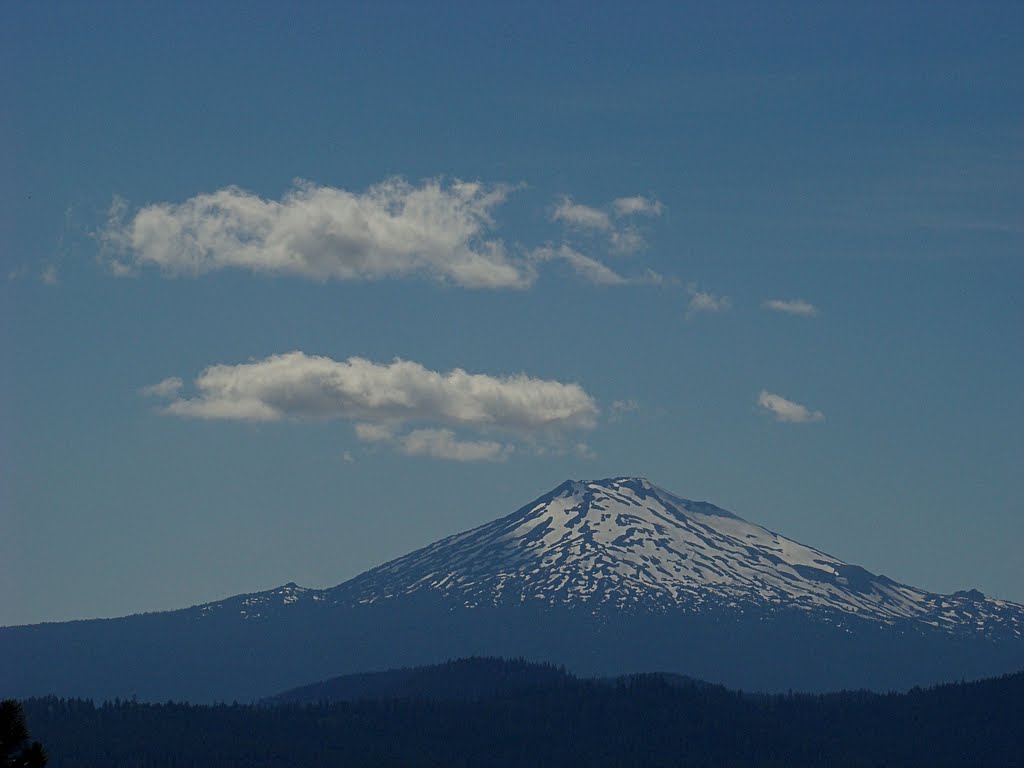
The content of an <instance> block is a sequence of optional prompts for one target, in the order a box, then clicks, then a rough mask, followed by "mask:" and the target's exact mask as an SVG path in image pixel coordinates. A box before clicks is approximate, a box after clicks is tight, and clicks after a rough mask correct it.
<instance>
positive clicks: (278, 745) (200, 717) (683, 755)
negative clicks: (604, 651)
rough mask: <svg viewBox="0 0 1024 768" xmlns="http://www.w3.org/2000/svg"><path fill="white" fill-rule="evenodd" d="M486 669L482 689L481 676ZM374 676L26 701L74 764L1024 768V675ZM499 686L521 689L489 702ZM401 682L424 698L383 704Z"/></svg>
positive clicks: (39, 726)
mask: <svg viewBox="0 0 1024 768" xmlns="http://www.w3.org/2000/svg"><path fill="white" fill-rule="evenodd" d="M503 666H504V669H502V667H503ZM477 674H479V675H480V680H479V681H477V683H479V686H480V687H479V688H478V690H477V691H473V690H472V683H471V684H470V685H469V686H468V687H467V685H466V683H467V675H468V676H469V677H473V676H476V675H477ZM363 677H364V683H365V680H366V679H369V678H373V677H376V684H375V685H365V684H364V685H363V690H362V694H369V697H367V696H364V695H362V694H357V695H356V696H355V700H346V701H336V702H320V703H301V704H300V703H280V704H273V705H270V704H263V705H247V706H240V705H216V706H197V705H187V704H173V703H167V704H142V703H134V702H126V701H117V702H111V703H107V704H104V705H100V706H97V705H95V704H93V703H92V702H88V701H81V700H67V699H55V698H44V699H31V700H28V701H26V702H24V706H25V711H26V713H27V719H28V726H29V728H30V729H31V730H32V733H33V736H34V737H36V738H39V739H40V740H41V741H42V742H43V743H44V744H45V745H46V748H47V750H48V751H49V753H50V755H51V764H52V765H59V766H62V768H85V767H86V766H88V767H89V768H97V767H104V766H110V768H114V767H115V766H117V767H118V768H121V767H122V766H128V767H130V766H139V768H141V767H142V766H146V768H171V767H172V766H193V765H195V766H208V765H209V766H213V765H215V766H218V767H219V768H242V767H243V766H244V767H245V768H300V767H301V768H307V767H308V766H312V765H317V766H320V765H323V766H328V765H339V766H342V765H343V766H348V767H350V768H351V767H353V766H374V767H377V766H404V767H405V768H418V767H420V766H423V767H426V766H446V767H449V766H478V765H487V766H492V767H493V768H505V767H506V766H508V767H511V766H516V767H519V766H524V767H525V766H530V767H531V768H532V767H533V766H537V765H557V766H570V767H571V766H615V767H616V768H621V767H623V766H625V767H627V768H628V767H629V766H687V767H688V768H689V767H690V766H716V767H718V766H742V767H743V768H759V767H761V766H771V767H773V768H775V767H778V768H783V767H784V766H786V767H789V766H801V768H815V767H817V766H821V767H823V768H824V767H825V766H827V767H828V768H837V767H838V768H843V767H844V766H869V765H871V766H874V765H879V766H881V765H884V766H887V768H901V767H903V766H907V767H909V766H929V767H932V766H938V767H942V766H971V768H974V767H975V766H1012V765H1020V764H1021V762H1020V761H1021V756H1022V755H1024V728H1022V727H1021V710H1020V702H1021V701H1024V673H1018V674H1014V675H1008V676H1005V677H1001V678H997V679H991V680H984V681H977V682H973V683H956V684H949V685H944V686H939V687H936V688H932V689H914V690H912V691H909V692H907V693H903V694H874V693H868V692H863V691H861V692H845V693H834V694H828V695H823V696H812V695H773V696H767V695H746V694H742V693H738V692H734V691H730V690H727V689H725V688H722V687H721V686H715V685H707V684H701V683H698V682H696V681H688V680H681V679H678V678H675V677H671V678H666V677H665V676H663V675H660V674H648V675H634V676H628V677H624V678H620V679H616V680H584V679H576V678H574V677H572V676H571V675H565V674H562V673H560V672H559V671H558V670H555V669H553V668H551V667H547V666H536V667H534V666H532V665H529V664H526V663H524V662H522V661H521V660H518V661H510V662H504V661H501V660H498V659H469V660H460V661H454V662H449V663H447V664H442V665H434V666H431V667H430V668H428V669H422V670H414V669H410V670H399V671H396V673H394V674H390V676H389V673H384V674H383V675H380V676H363ZM416 681H418V682H416ZM496 681H497V682H499V683H508V685H504V684H500V685H498V686H497V688H498V689H499V690H498V691H496V692H495V693H493V694H490V695H484V696H480V697H478V696H477V695H476V694H477V693H478V692H479V690H482V689H483V688H486V687H488V686H489V685H493V684H494V683H495V682H496ZM543 681H547V682H543ZM526 683H529V684H526ZM534 683H539V684H537V685H535V684H534ZM388 686H395V687H397V688H403V687H408V689H409V690H411V691H412V693H411V694H408V695H404V696H401V697H398V698H375V697H376V695H377V693H379V692H381V690H382V689H383V688H387V687H388ZM358 687H359V686H358V685H356V684H354V683H353V681H352V680H349V681H348V682H347V683H346V684H345V685H343V686H341V691H340V692H341V694H342V695H344V696H346V697H352V696H353V694H356V689H357V688H358ZM466 694H472V695H469V696H467V695H466Z"/></svg>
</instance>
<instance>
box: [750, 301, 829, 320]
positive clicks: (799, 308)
mask: <svg viewBox="0 0 1024 768" xmlns="http://www.w3.org/2000/svg"><path fill="white" fill-rule="evenodd" d="M761 307H762V308H764V309H768V310H771V311H772V312H785V313H786V314H787V315H801V316H803V317H814V316H815V315H816V314H818V308H817V307H816V306H814V305H813V304H811V303H809V302H806V301H803V300H802V299H788V300H783V299H769V300H768V301H766V302H764V303H763V304H762V305H761Z"/></svg>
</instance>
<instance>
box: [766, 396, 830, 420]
mask: <svg viewBox="0 0 1024 768" xmlns="http://www.w3.org/2000/svg"><path fill="white" fill-rule="evenodd" d="M757 404H758V405H759V406H761V407H762V408H764V409H765V410H766V411H768V412H769V413H771V414H772V415H773V416H774V417H775V420H776V421H785V422H788V423H790V424H807V423H810V422H814V421H824V420H825V414H823V413H822V412H821V411H812V410H810V409H809V408H807V406H805V405H800V403H794V402H793V401H792V400H787V399H786V398H784V397H782V396H781V395H775V394H772V393H771V392H767V391H765V390H761V394H760V395H758V397H757Z"/></svg>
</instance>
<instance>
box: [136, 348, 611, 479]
mask: <svg viewBox="0 0 1024 768" xmlns="http://www.w3.org/2000/svg"><path fill="white" fill-rule="evenodd" d="M182 386H183V383H182V382H181V380H180V379H177V378H171V379H164V380H163V381H161V382H159V383H158V384H154V385H152V386H151V387H146V388H145V389H144V390H143V392H144V393H146V394H151V395H155V396H160V397H164V398H167V399H171V402H170V403H168V404H167V405H166V406H164V408H163V410H164V412H165V413H168V414H172V415H176V416H182V417H187V418H196V419H211V420H218V419H219V420H229V421H284V420H298V421H302V420H306V421H325V420H335V419H338V420H346V421H351V422H354V430H355V434H356V437H357V438H358V439H359V440H360V441H362V442H368V443H385V444H391V445H393V446H394V447H396V448H397V449H398V450H400V451H401V452H403V453H406V454H407V455H410V456H425V455H430V456H435V457H438V458H449V459H455V460H460V461H469V460H490V461H493V460H498V459H500V458H503V457H505V456H507V455H508V454H509V453H511V451H512V450H513V444H512V443H498V442H495V441H493V440H465V439H462V438H457V437H456V434H455V432H454V430H475V431H477V432H481V433H492V432H500V433H504V434H506V435H508V436H510V437H513V438H517V437H518V438H520V439H523V440H526V441H528V442H537V443H550V444H552V445H558V444H560V443H561V441H562V439H563V437H564V436H565V435H567V434H568V433H571V432H578V431H585V430H590V429H593V428H594V426H595V425H596V423H597V416H598V408H597V404H596V402H595V401H594V399H593V398H592V397H591V396H590V395H589V394H588V393H587V392H586V391H585V390H584V389H583V388H582V387H581V386H580V385H579V384H574V383H563V382H560V381H554V380H549V379H538V378H533V377H530V376H527V375H525V374H517V375H513V376H489V375H486V374H471V373H467V372H466V371H464V370H462V369H459V368H456V369H454V370H452V371H449V372H447V373H439V372H436V371H432V370H429V369H428V368H425V367H424V366H422V365H420V364H419V363H414V362H410V361H406V360H394V361H392V362H391V363H387V364H380V363H374V362H371V361H369V360H365V359H363V358H358V357H350V358H348V359H347V360H343V361H337V360H332V359H331V358H328V357H318V356H311V355H306V354H305V353H303V352H290V353H287V354H283V355H273V356H271V357H267V358H264V359H262V360H257V361H254V362H249V363H242V364H238V365H213V366H210V367H209V368H206V369H205V370H204V371H202V372H201V373H200V374H199V376H198V377H197V378H196V380H195V390H196V394H195V395H194V396H192V397H185V396H181V395H180V391H181V389H182ZM407 425H408V426H414V427H416V428H415V429H412V430H411V431H409V432H407V433H404V434H403V427H406V426H407ZM495 446H497V447H495ZM471 457H472V458H471Z"/></svg>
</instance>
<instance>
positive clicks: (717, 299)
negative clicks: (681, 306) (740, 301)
mask: <svg viewBox="0 0 1024 768" xmlns="http://www.w3.org/2000/svg"><path fill="white" fill-rule="evenodd" d="M686 291H687V293H689V294H690V303H689V305H688V307H687V310H686V314H687V315H688V316H689V315H695V314H697V313H698V312H725V311H726V310H728V309H729V308H730V307H732V299H730V298H729V297H728V296H718V295H716V294H714V293H710V292H707V291H701V290H698V289H697V287H696V286H694V285H692V284H691V285H689V286H687V288H686Z"/></svg>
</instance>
